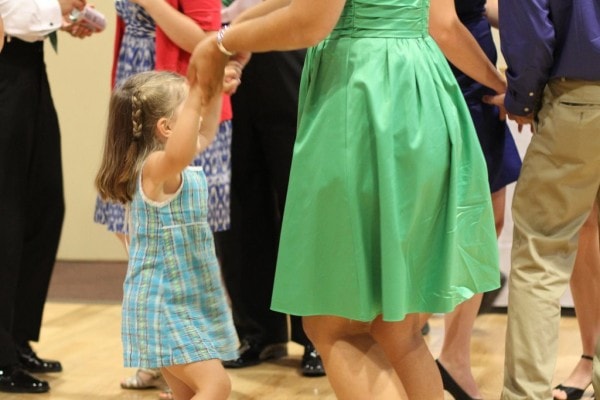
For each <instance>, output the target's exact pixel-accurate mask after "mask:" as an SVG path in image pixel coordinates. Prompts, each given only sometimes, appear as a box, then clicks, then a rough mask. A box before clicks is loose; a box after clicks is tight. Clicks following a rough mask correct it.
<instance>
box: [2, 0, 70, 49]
mask: <svg viewBox="0 0 600 400" xmlns="http://www.w3.org/2000/svg"><path fill="white" fill-rule="evenodd" d="M0 15H1V16H2V19H3V20H4V34H5V35H6V36H7V37H16V38H19V39H21V40H24V41H26V42H35V41H38V40H44V37H46V36H47V35H48V34H49V33H50V32H53V31H56V30H58V29H60V27H61V26H62V20H63V19H62V14H61V10H60V4H59V3H58V1H57V0H0Z"/></svg>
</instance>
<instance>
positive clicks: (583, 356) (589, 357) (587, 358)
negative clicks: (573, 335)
mask: <svg viewBox="0 0 600 400" xmlns="http://www.w3.org/2000/svg"><path fill="white" fill-rule="evenodd" d="M581 358H583V359H584V360H590V361H594V356H590V355H587V354H582V355H581Z"/></svg>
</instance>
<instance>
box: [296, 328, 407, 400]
mask: <svg viewBox="0 0 600 400" xmlns="http://www.w3.org/2000/svg"><path fill="white" fill-rule="evenodd" d="M302 320H303V325H304V330H305V331H306V334H307V335H308V337H309V339H310V340H311V341H312V342H313V343H314V345H315V347H316V348H317V350H318V351H319V353H320V354H321V358H322V360H323V364H324V366H325V370H326V371H327V379H328V380H329V383H330V384H331V387H332V388H333V391H334V392H335V395H336V397H337V398H338V399H339V400H350V399H352V400H354V399H357V400H359V399H360V400H362V399H373V400H377V399H382V400H384V399H385V400H388V399H389V400H394V399H405V398H406V396H405V395H404V392H403V389H402V386H401V384H400V381H399V379H398V377H397V376H396V373H395V371H394V369H393V368H392V367H391V365H390V364H389V362H388V361H387V359H386V357H385V354H384V353H383V351H382V349H381V348H380V346H378V345H377V344H376V343H375V341H374V339H373V337H371V335H370V333H369V329H370V325H369V324H368V323H363V322H357V321H352V320H348V319H345V318H339V317H330V316H312V317H303V318H302Z"/></svg>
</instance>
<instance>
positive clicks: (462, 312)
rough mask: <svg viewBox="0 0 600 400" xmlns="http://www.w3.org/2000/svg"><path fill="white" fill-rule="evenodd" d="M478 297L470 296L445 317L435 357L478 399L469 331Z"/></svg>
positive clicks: (469, 393) (478, 393) (475, 312)
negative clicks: (440, 348) (439, 350)
mask: <svg viewBox="0 0 600 400" xmlns="http://www.w3.org/2000/svg"><path fill="white" fill-rule="evenodd" d="M481 297H482V295H481V294H477V295H475V296H473V297H472V298H470V299H469V300H467V301H465V302H463V303H461V304H459V305H458V306H457V307H456V308H455V309H454V311H452V312H451V313H448V314H446V315H445V316H444V332H445V333H444V343H443V345H442V350H441V352H440V355H439V357H438V360H439V362H440V364H442V366H443V367H444V369H446V371H448V373H449V374H450V376H452V379H454V380H455V381H456V383H457V384H458V385H459V386H460V387H461V388H462V390H464V391H465V392H466V393H467V394H468V395H469V396H470V397H471V398H473V399H479V398H481V393H480V392H479V387H478V386H477V383H476V382H475V378H474V377H473V373H472V372H471V333H472V331H473V325H474V324H475V318H476V317H477V312H478V311H479V305H480V304H481Z"/></svg>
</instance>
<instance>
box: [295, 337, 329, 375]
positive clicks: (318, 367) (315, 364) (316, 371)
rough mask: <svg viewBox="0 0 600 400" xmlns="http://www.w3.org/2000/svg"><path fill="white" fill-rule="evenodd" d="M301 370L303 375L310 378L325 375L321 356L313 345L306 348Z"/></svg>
mask: <svg viewBox="0 0 600 400" xmlns="http://www.w3.org/2000/svg"><path fill="white" fill-rule="evenodd" d="M300 370H301V371H302V375H304V376H308V377H314V376H324V375H325V368H323V360H321V355H320V354H319V352H318V351H317V349H315V347H314V346H313V345H312V344H309V345H307V346H304V355H303V356H302V363H301V364H300Z"/></svg>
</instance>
